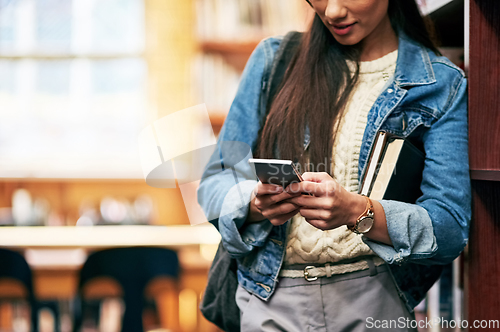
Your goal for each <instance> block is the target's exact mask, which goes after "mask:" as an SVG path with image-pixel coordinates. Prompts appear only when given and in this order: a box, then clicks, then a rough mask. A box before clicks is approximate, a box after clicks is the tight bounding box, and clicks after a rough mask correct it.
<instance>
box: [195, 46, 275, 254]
mask: <svg viewBox="0 0 500 332" xmlns="http://www.w3.org/2000/svg"><path fill="white" fill-rule="evenodd" d="M279 42H280V39H278V38H269V39H266V40H264V41H262V42H261V43H260V44H259V45H258V46H257V48H256V49H255V50H254V52H253V53H252V55H251V56H250V59H249V60H248V62H247V64H246V67H245V69H244V71H243V74H242V78H241V81H240V84H239V87H238V91H237V93H236V96H235V98H234V101H233V103H232V105H231V108H230V110H229V113H228V115H227V117H226V120H225V122H224V126H223V127H222V129H221V133H220V135H219V139H218V141H217V147H216V149H215V151H214V153H213V154H212V156H211V158H210V161H209V163H208V165H207V166H206V168H205V171H204V173H203V176H202V180H201V182H200V186H199V188H198V203H199V204H200V205H201V207H202V209H203V211H204V213H205V215H206V217H207V219H208V220H209V221H210V222H211V223H212V224H213V225H215V227H217V229H218V230H219V232H220V234H221V237H222V242H223V244H224V246H225V248H226V249H227V251H228V252H229V254H231V255H232V256H233V257H235V258H240V257H243V256H245V255H247V254H248V253H250V252H251V251H252V250H253V248H254V247H256V246H262V245H263V244H264V242H265V240H266V238H267V236H268V235H269V233H270V232H271V229H272V224H271V223H270V222H269V221H268V220H264V221H261V222H259V223H252V224H246V223H245V220H246V218H247V214H248V209H249V203H250V201H251V199H252V193H253V189H254V188H255V186H256V185H257V182H258V181H257V178H256V176H255V173H254V172H253V170H252V169H251V168H250V165H249V164H248V159H249V158H251V157H252V150H253V148H254V147H255V145H256V141H257V135H258V132H259V128H260V125H261V123H262V120H263V117H264V116H265V111H264V112H263V110H262V107H261V104H262V100H261V99H262V92H263V90H264V89H265V87H266V84H267V77H268V76H269V72H270V68H271V65H272V60H273V57H274V53H275V52H276V50H277V48H278V46H279Z"/></svg>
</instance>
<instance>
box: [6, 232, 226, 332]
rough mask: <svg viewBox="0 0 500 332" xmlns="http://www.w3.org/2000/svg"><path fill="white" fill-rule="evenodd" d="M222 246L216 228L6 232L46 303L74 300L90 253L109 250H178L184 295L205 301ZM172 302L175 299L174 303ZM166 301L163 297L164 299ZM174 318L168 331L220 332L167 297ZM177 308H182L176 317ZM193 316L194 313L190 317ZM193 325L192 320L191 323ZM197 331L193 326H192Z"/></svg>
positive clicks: (192, 310)
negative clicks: (185, 324) (210, 272)
mask: <svg viewBox="0 0 500 332" xmlns="http://www.w3.org/2000/svg"><path fill="white" fill-rule="evenodd" d="M219 241H220V235H219V233H218V231H217V230H216V229H215V227H213V226H212V225H210V224H202V225H196V226H191V225H172V226H149V225H148V226H146V225H144V226H138V225H137V226H136V225H131V226H122V225H116V226H62V227H43V226H35V227H23V226H13V227H10V226H9V227H0V247H2V248H7V249H11V250H16V251H21V252H23V253H24V255H25V257H26V260H27V261H28V263H29V265H30V266H31V268H32V270H33V279H34V290H35V294H36V296H37V297H38V298H40V299H51V298H52V299H54V298H57V299H68V298H71V297H73V296H74V295H75V293H76V288H77V281H78V270H79V269H80V267H81V265H82V264H83V263H84V262H85V259H86V257H87V254H88V252H90V251H94V250H101V249H106V248H117V247H130V246H153V247H165V248H169V249H173V250H176V251H177V252H178V254H179V260H180V263H181V267H182V274H181V280H180V286H179V289H178V290H179V294H180V293H181V291H182V290H186V289H187V290H190V291H192V292H194V293H195V294H196V296H195V297H194V298H195V299H196V298H199V295H200V294H201V293H202V292H203V290H204V287H205V283H206V275H207V271H208V268H209V266H210V262H211V258H213V254H214V253H215V250H216V248H217V245H218V244H219ZM169 296H170V297H169ZM160 297H161V296H160ZM163 297H164V298H165V299H164V300H162V299H160V301H162V302H169V305H168V306H165V307H168V308H169V309H168V310H161V309H160V308H159V310H160V311H161V312H162V315H163V316H165V317H166V316H168V317H169V319H166V321H168V325H169V326H166V324H167V323H165V324H163V323H162V325H163V326H164V327H169V328H170V329H172V330H174V331H176V330H178V329H179V328H180V329H182V330H186V331H188V330H190V331H214V329H213V326H210V325H209V323H208V322H206V321H205V320H204V319H203V318H202V317H201V315H200V314H199V313H197V305H198V303H192V304H190V305H183V306H179V299H178V298H177V299H175V300H172V296H171V294H170V295H166V296H163ZM172 302H175V303H174V306H176V308H175V309H174V310H173V311H172ZM183 311H187V312H188V313H187V314H186V313H185V312H183ZM189 312H190V313H189ZM193 315H196V316H197V317H196V316H195V317H194V320H195V321H198V323H197V324H196V325H197V326H196V327H194V329H191V328H182V325H183V320H185V319H182V317H183V316H189V317H192V318H193ZM190 320H191V321H192V319H190ZM190 324H191V326H192V323H190Z"/></svg>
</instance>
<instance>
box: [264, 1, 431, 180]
mask: <svg viewBox="0 0 500 332" xmlns="http://www.w3.org/2000/svg"><path fill="white" fill-rule="evenodd" d="M388 14H389V17H390V21H391V25H392V27H393V29H394V31H395V32H396V34H398V35H399V33H400V32H403V33H404V34H406V35H407V36H408V37H409V38H411V39H413V40H415V41H416V42H418V43H420V44H421V45H423V46H425V47H427V48H429V49H431V50H432V51H434V52H435V53H437V54H439V51H438V50H437V47H436V46H435V44H434V43H433V41H432V40H431V38H430V34H429V31H428V30H427V24H426V23H425V21H424V19H423V18H422V16H421V15H420V11H419V9H418V6H417V4H416V3H415V0H389V7H388ZM359 56H360V50H359V49H358V48H357V47H356V46H343V45H341V44H340V43H338V42H337V41H336V40H335V38H334V37H333V35H332V34H331V32H330V31H329V30H328V28H327V27H326V26H325V25H324V24H323V22H322V21H321V19H320V18H319V16H318V15H315V17H314V19H313V21H312V24H311V26H310V28H309V30H308V31H306V32H305V33H304V34H303V36H302V41H301V44H300V46H299V48H298V50H297V52H296V54H295V55H294V57H293V59H292V61H291V62H290V65H289V67H288V70H287V71H286V73H285V76H284V78H283V81H282V83H281V86H280V88H279V89H278V90H279V92H278V93H277V94H276V96H275V97H274V100H273V101H272V102H271V103H270V109H269V112H268V116H267V119H266V121H265V124H264V126H263V128H261V132H260V135H259V140H258V142H257V150H256V155H257V156H258V157H260V158H273V157H274V158H275V157H277V156H275V155H274V153H273V152H274V150H275V148H277V149H278V151H279V153H280V155H279V157H280V158H282V159H291V160H294V161H296V162H298V163H299V164H300V165H302V170H309V171H318V172H328V173H330V174H331V171H332V168H331V167H332V150H333V144H334V141H335V136H336V133H337V129H338V124H339V123H340V121H339V120H340V119H341V117H342V115H343V111H344V108H345V105H346V103H347V101H348V99H349V95H350V94H351V92H352V90H353V88H354V86H355V85H356V82H357V79H358V76H359ZM348 60H351V61H353V62H354V63H355V70H354V72H351V69H350V68H349V65H348V62H347V61H348ZM305 124H307V125H308V127H309V130H310V141H311V144H310V146H309V148H308V155H309V156H308V159H309V160H308V163H307V165H306V158H305V154H304V144H303V142H304V135H305V133H304V129H305ZM311 165H313V167H314V168H312V167H311Z"/></svg>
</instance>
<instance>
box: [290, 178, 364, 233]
mask: <svg viewBox="0 0 500 332" xmlns="http://www.w3.org/2000/svg"><path fill="white" fill-rule="evenodd" d="M302 178H303V179H304V181H303V182H300V183H293V184H291V185H289V186H288V187H287V188H286V192H288V193H290V194H293V195H295V197H293V198H291V199H289V200H288V201H287V202H289V203H288V204H295V205H296V206H298V207H299V212H300V214H301V215H302V216H303V217H304V218H305V219H306V221H307V222H308V223H310V224H311V225H313V226H314V227H316V228H319V229H321V230H329V229H334V228H337V227H340V226H342V225H348V226H351V225H354V223H355V222H356V220H357V218H358V217H359V216H360V215H361V214H362V213H363V211H364V210H365V208H366V200H365V199H364V198H363V197H362V196H360V195H357V194H354V193H350V192H348V191H347V190H345V189H344V188H343V187H342V186H340V185H339V184H338V183H337V181H335V180H334V179H333V178H332V177H331V176H330V175H329V174H328V173H324V172H323V173H317V172H313V173H311V172H307V173H304V174H302ZM297 193H310V194H312V195H313V196H309V195H299V196H297V195H296V194H297Z"/></svg>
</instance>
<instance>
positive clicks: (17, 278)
mask: <svg viewBox="0 0 500 332" xmlns="http://www.w3.org/2000/svg"><path fill="white" fill-rule="evenodd" d="M0 297H1V298H2V300H3V299H9V300H10V299H18V298H25V299H27V300H28V303H29V305H30V307H31V331H33V332H37V331H38V303H37V301H36V299H35V295H34V293H33V282H32V276H31V269H30V267H29V265H28V263H27V262H26V260H25V259H24V257H23V256H22V255H21V254H19V253H17V252H14V251H10V250H6V249H0Z"/></svg>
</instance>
